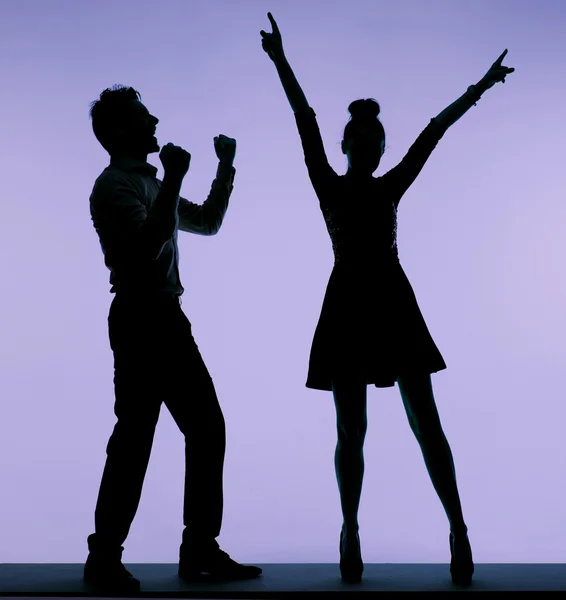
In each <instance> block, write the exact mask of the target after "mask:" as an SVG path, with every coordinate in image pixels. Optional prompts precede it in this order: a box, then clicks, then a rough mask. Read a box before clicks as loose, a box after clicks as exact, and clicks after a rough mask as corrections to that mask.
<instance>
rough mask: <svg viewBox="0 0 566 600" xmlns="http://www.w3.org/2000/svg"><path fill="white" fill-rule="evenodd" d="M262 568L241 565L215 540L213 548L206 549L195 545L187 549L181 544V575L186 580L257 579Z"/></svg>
mask: <svg viewBox="0 0 566 600" xmlns="http://www.w3.org/2000/svg"><path fill="white" fill-rule="evenodd" d="M261 573H262V570H261V569H260V568H259V567H254V566H249V565H241V564H240V563H237V562H236V561H235V560H232V559H231V558H230V556H229V555H228V554H227V553H226V552H224V551H223V550H221V549H220V548H219V547H218V544H217V543H216V542H214V545H213V547H212V548H210V549H207V550H204V549H203V548H202V547H200V548H199V547H195V548H191V549H190V550H187V549H186V548H185V547H184V545H181V557H180V560H179V577H181V578H182V579H184V580H186V581H202V580H203V579H205V580H212V581H234V580H242V579H255V578H256V577H259V576H260V575H261Z"/></svg>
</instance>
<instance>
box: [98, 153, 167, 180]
mask: <svg viewBox="0 0 566 600" xmlns="http://www.w3.org/2000/svg"><path fill="white" fill-rule="evenodd" d="M110 165H111V166H113V167H116V168H117V169H121V170H122V171H130V172H135V173H140V174H141V175H149V176H150V177H155V176H156V175H157V168H156V167H154V166H153V165H150V164H149V163H147V162H142V161H140V160H136V159H135V158H131V157H129V156H117V157H112V158H111V159H110Z"/></svg>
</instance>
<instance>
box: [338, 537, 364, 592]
mask: <svg viewBox="0 0 566 600" xmlns="http://www.w3.org/2000/svg"><path fill="white" fill-rule="evenodd" d="M343 534H344V531H343V530H342V531H341V532H340V573H341V574H342V581H344V582H345V583H360V581H361V580H362V573H363V571H364V563H363V561H362V552H361V549H360V536H359V535H358V533H357V532H356V542H357V543H356V546H355V548H348V549H346V548H345V544H344V543H343V541H344V535H343Z"/></svg>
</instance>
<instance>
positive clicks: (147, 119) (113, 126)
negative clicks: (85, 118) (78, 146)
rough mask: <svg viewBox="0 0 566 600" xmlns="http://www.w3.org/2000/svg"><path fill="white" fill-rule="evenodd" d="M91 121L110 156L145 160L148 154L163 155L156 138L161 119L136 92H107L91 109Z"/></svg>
mask: <svg viewBox="0 0 566 600" xmlns="http://www.w3.org/2000/svg"><path fill="white" fill-rule="evenodd" d="M90 117H91V119H92V129H93V131H94V135H95V136H96V139H97V140H98V141H99V142H100V143H101V144H102V147H103V148H104V149H105V150H106V151H107V152H108V153H109V154H110V156H112V155H117V154H123V155H126V156H133V157H136V158H140V159H143V160H145V159H146V158H147V155H148V154H151V153H152V152H159V144H158V143H157V139H156V138H155V127H156V125H157V123H159V119H158V118H157V117H154V116H153V115H152V114H150V112H149V111H148V110H147V108H146V107H145V106H144V105H143V104H142V103H141V96H140V93H139V92H137V91H136V90H135V89H134V88H131V87H126V86H122V85H115V86H113V87H112V88H107V89H106V90H104V91H103V92H102V93H101V94H100V98H99V99H98V100H95V101H94V102H93V103H92V104H91V105H90Z"/></svg>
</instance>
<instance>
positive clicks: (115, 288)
mask: <svg viewBox="0 0 566 600" xmlns="http://www.w3.org/2000/svg"><path fill="white" fill-rule="evenodd" d="M90 115H91V118H92V127H93V131H94V134H95V136H96V138H97V139H98V141H99V142H100V143H101V145H102V146H103V147H104V148H105V150H106V151H107V152H108V153H109V154H110V164H109V166H108V167H106V169H104V171H103V172H102V174H101V175H100V176H99V177H98V178H97V180H96V182H95V184H94V189H93V191H92V194H91V196H90V210H91V216H92V221H93V224H94V227H95V229H96V231H97V233H98V236H99V239H100V244H101V247H102V251H103V254H104V258H105V263H106V266H107V267H108V268H109V269H110V284H111V286H112V287H111V290H110V291H111V292H113V293H115V297H114V299H113V301H112V304H111V307H110V312H109V316H108V329H109V338H110V346H111V348H112V351H113V354H114V388H115V409H114V411H115V414H116V417H117V422H116V425H115V427H114V431H113V433H112V435H111V437H110V440H109V442H108V447H107V460H106V465H105V467H104V473H103V475H102V482H101V485H100V492H99V496H98V501H97V504H96V510H95V533H93V534H91V535H90V536H89V537H88V547H89V555H88V558H87V561H86V564H85V569H84V579H85V581H86V582H88V583H90V584H92V585H94V586H95V587H97V588H99V589H103V590H105V591H112V592H137V591H139V590H140V582H139V581H138V580H137V579H135V578H134V577H133V576H132V575H131V574H130V573H129V572H128V571H127V570H126V568H125V567H124V565H123V564H122V562H121V559H122V551H123V546H122V544H123V543H124V541H125V540H126V537H127V535H128V532H129V529H130V526H131V523H132V521H133V519H134V516H135V513H136V511H137V508H138V505H139V501H140V496H141V491H142V486H143V480H144V477H145V473H146V470H147V465H148V462H149V457H150V453H151V447H152V443H153V437H154V433H155V427H156V425H157V420H158V417H159V411H160V408H161V403H162V402H164V403H165V405H166V406H167V408H168V409H169V411H170V413H171V415H172V416H173V419H174V420H175V422H176V423H177V425H178V427H179V429H180V430H181V432H182V433H183V435H184V436H185V463H186V467H185V497H184V510H183V522H184V525H185V528H184V531H183V535H182V543H181V548H180V558H179V576H180V577H182V578H184V579H187V580H193V579H196V578H199V577H201V576H202V575H204V576H206V577H208V578H211V579H246V578H253V577H257V576H258V575H260V574H261V569H259V568H258V567H253V566H243V565H240V564H238V563H237V562H235V561H233V560H232V559H231V558H230V557H229V556H228V554H226V553H225V552H223V551H222V550H220V548H219V546H218V543H217V541H216V539H215V538H216V537H217V536H218V535H219V533H220V528H221V521H222V509H223V490H222V472H223V465H224V451H225V424H224V417H223V415H222V410H221V408H220V405H219V403H218V399H217V396H216V392H215V389H214V385H213V382H212V379H211V377H210V375H209V373H208V370H207V368H206V366H205V364H204V362H203V359H202V357H201V355H200V352H199V349H198V347H197V345H196V343H195V340H194V338H193V335H192V329H191V323H190V322H189V320H188V319H187V317H186V316H185V314H184V313H183V311H182V309H181V306H180V297H181V295H182V293H183V291H184V289H183V286H182V285H181V281H180V277H179V270H178V257H179V250H178V247H177V232H178V230H179V229H180V230H181V231H187V232H190V233H197V234H200V235H214V234H216V233H217V232H218V230H219V228H220V226H221V224H222V221H223V218H224V215H225V213H226V209H227V206H228V199H229V197H230V194H231V192H232V189H233V179H234V175H235V169H234V168H233V166H232V164H233V161H234V156H235V152H236V141H235V140H234V139H231V138H228V137H226V136H223V135H220V136H218V137H215V138H214V148H215V150H216V154H217V156H218V159H219V165H218V170H217V172H216V178H215V179H214V182H213V183H212V187H211V191H210V194H209V196H208V198H207V199H206V201H205V202H204V203H203V204H202V205H197V204H194V203H192V202H189V201H187V200H185V199H184V198H180V197H179V194H180V190H181V184H182V181H183V178H184V176H185V175H186V173H187V171H188V169H189V164H190V159H191V155H190V154H189V153H188V152H186V151H185V150H183V149H182V148H180V147H178V146H174V145H173V144H167V145H166V146H164V147H163V149H162V150H161V153H160V155H159V158H160V159H161V162H162V164H163V168H164V175H163V180H162V181H160V180H159V179H157V178H156V174H157V169H156V168H155V167H153V166H151V165H149V164H148V163H147V156H148V154H150V153H153V152H158V151H159V144H158V142H157V139H156V138H155V130H156V125H157V123H158V122H159V120H158V119H157V118H156V117H154V116H153V115H152V114H150V112H149V111H148V110H147V108H146V107H145V106H144V105H143V104H142V103H141V96H140V94H139V92H137V91H136V90H134V89H133V88H131V87H125V86H114V87H113V88H109V89H106V90H104V91H103V92H102V94H101V95H100V98H99V99H98V100H96V101H95V102H93V103H92V104H91V111H90Z"/></svg>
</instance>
